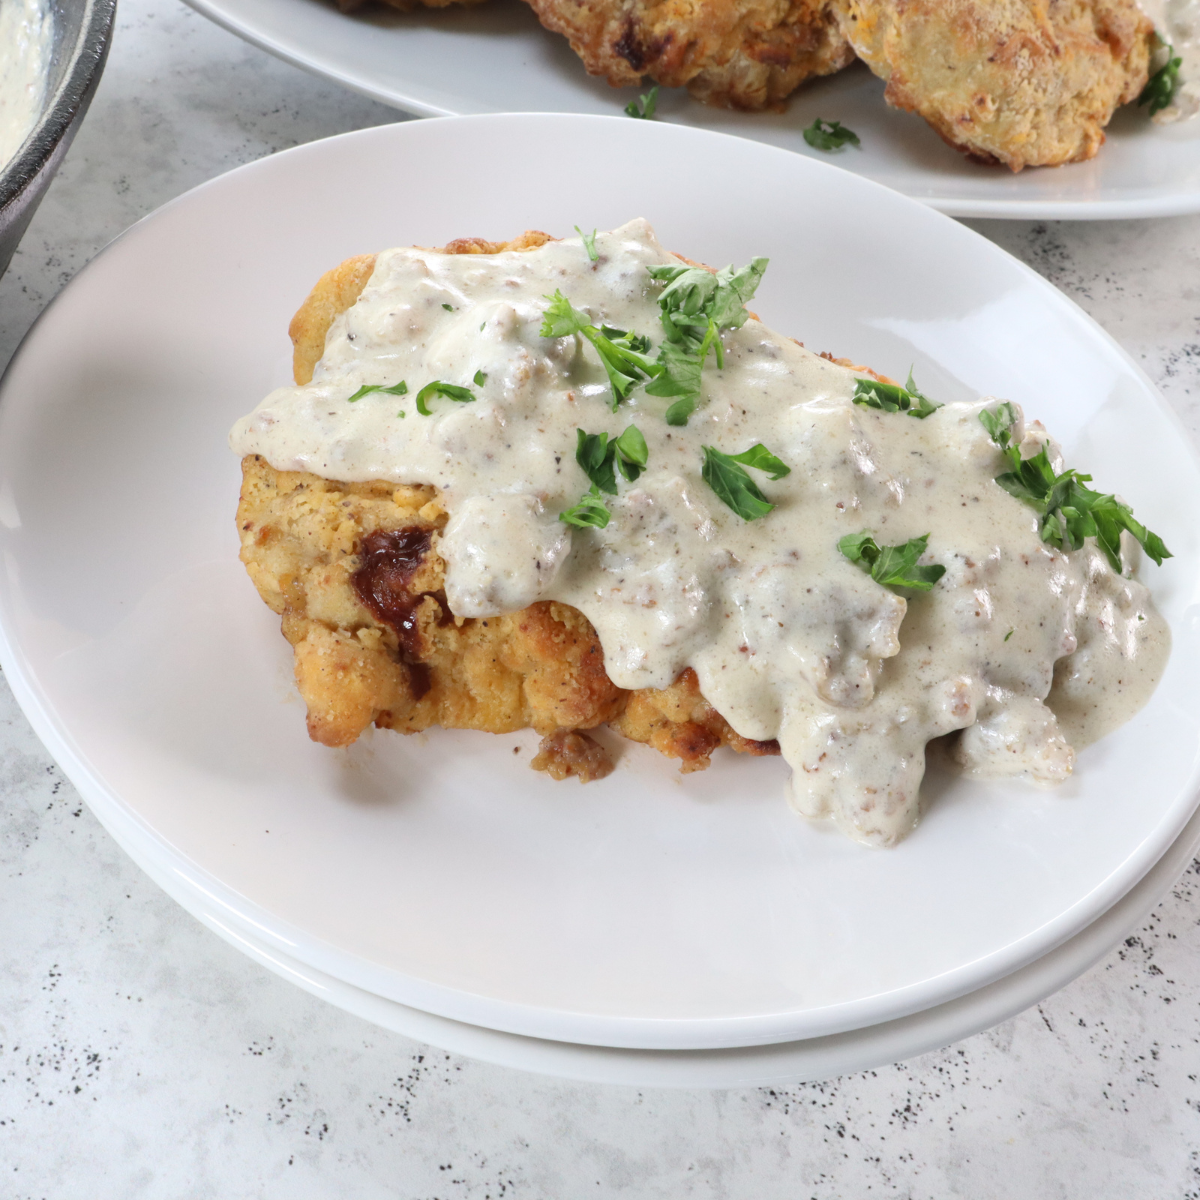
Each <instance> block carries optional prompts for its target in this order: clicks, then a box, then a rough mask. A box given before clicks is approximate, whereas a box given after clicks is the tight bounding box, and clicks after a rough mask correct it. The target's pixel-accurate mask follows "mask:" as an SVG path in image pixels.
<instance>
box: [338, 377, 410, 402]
mask: <svg viewBox="0 0 1200 1200" xmlns="http://www.w3.org/2000/svg"><path fill="white" fill-rule="evenodd" d="M372 392H383V393H384V395H386V396H407V395H408V384H407V383H405V382H404V380H403V379H402V380H400V382H399V383H393V384H392V385H391V387H384V386H383V384H382V383H367V384H364V385H363V386H362V387H360V388H359V389H358V391H357V392H355V393H354V395H353V396H351V397H350V400H349V403H351V404H353V403H354V402H355V400H361V399H362V398H363V397H364V396H369V395H370V394H371V393H372Z"/></svg>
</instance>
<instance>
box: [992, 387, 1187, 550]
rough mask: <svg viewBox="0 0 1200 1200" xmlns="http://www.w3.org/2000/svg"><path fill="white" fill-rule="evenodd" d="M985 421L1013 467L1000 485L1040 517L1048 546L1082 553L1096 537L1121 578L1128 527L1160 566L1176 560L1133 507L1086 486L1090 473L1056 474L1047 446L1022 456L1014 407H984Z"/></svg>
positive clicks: (1003, 475)
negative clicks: (1137, 517)
mask: <svg viewBox="0 0 1200 1200" xmlns="http://www.w3.org/2000/svg"><path fill="white" fill-rule="evenodd" d="M979 420H980V421H981V422H982V423H983V427H984V428H985V429H986V430H987V432H988V437H990V438H991V439H992V442H993V443H994V444H995V445H996V446H997V447H999V449H1000V452H1001V454H1003V455H1004V457H1005V459H1006V460H1007V462H1008V465H1009V466H1010V467H1011V468H1012V469H1011V470H1009V471H1005V472H1004V473H1003V474H1002V475H997V476H996V482H997V483H998V484H999V485H1000V486H1001V487H1002V488H1003V489H1004V490H1005V491H1006V492H1008V494H1009V495H1010V496H1015V497H1016V498H1017V499H1018V500H1023V501H1024V502H1025V503H1026V504H1028V505H1029V507H1030V508H1032V509H1033V510H1034V511H1035V512H1036V513H1037V514H1038V515H1039V517H1040V520H1039V521H1038V533H1039V534H1040V535H1041V538H1042V541H1043V542H1046V543H1047V544H1048V545H1051V546H1055V547H1057V548H1058V549H1060V550H1078V549H1079V548H1080V547H1081V546H1082V545H1083V540H1084V538H1089V537H1094V538H1095V539H1096V544H1097V545H1098V546H1099V547H1100V549H1101V550H1103V551H1104V556H1105V558H1107V559H1108V563H1109V566H1111V567H1112V569H1113V570H1114V571H1116V572H1117V573H1118V574H1120V573H1122V572H1123V571H1124V564H1123V562H1122V559H1121V530H1123V529H1127V530H1128V531H1129V532H1130V533H1131V534H1133V536H1134V537H1135V538H1136V539H1137V541H1138V542H1139V543H1141V546H1142V549H1143V550H1145V551H1146V553H1147V554H1148V555H1149V556H1150V557H1151V558H1152V559H1154V561H1155V562H1156V563H1157V564H1158V565H1159V566H1162V561H1163V559H1164V558H1173V557H1174V555H1172V553H1171V552H1170V550H1168V549H1167V548H1166V546H1165V545H1164V544H1163V540H1162V538H1160V537H1159V536H1158V534H1156V533H1151V532H1150V530H1148V529H1147V528H1146V527H1145V525H1142V524H1141V523H1140V522H1138V521H1136V520H1134V516H1133V509H1131V508H1130V507H1129V505H1128V504H1122V503H1121V502H1120V501H1119V500H1118V499H1117V498H1116V497H1115V496H1113V495H1109V494H1106V493H1103V492H1094V491H1092V489H1091V488H1089V487H1085V486H1084V484H1087V483H1091V482H1092V477H1091V476H1090V475H1081V474H1080V473H1079V472H1078V471H1074V470H1068V471H1063V472H1062V474H1056V473H1055V470H1054V468H1053V467H1052V466H1051V465H1050V456H1049V454H1048V453H1047V451H1046V446H1045V445H1043V446H1042V447H1041V449H1040V450H1038V452H1037V453H1036V454H1035V455H1033V456H1032V457H1031V458H1022V457H1021V449H1020V447H1019V446H1018V445H1017V444H1016V443H1015V442H1014V440H1013V426H1014V425H1015V424H1016V420H1017V414H1016V411H1015V410H1014V409H1013V406H1012V405H1011V404H1009V403H1007V402H1005V403H1003V404H1000V405H997V407H996V408H995V409H984V410H983V411H982V412H980V414H979Z"/></svg>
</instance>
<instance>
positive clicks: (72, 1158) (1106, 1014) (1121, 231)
mask: <svg viewBox="0 0 1200 1200" xmlns="http://www.w3.org/2000/svg"><path fill="white" fill-rule="evenodd" d="M395 119H396V114H395V113H394V112H392V111H391V110H390V109H387V108H383V107H381V106H379V105H376V104H373V103H371V102H369V101H366V100H363V99H360V98H359V97H357V96H354V95H352V94H351V93H349V92H346V91H343V90H341V89H339V88H337V87H335V86H334V85H332V84H328V83H325V82H322V81H319V80H316V79H313V78H310V77H309V76H308V75H305V74H303V73H302V72H300V71H298V70H295V69H294V68H292V67H289V66H286V65H284V64H283V63H280V62H277V61H275V60H274V59H272V58H269V57H267V56H266V55H264V54H262V53H260V52H259V51H257V50H254V49H252V48H251V47H249V46H247V45H245V44H243V43H242V42H240V41H238V40H237V39H236V38H234V37H232V36H231V35H230V34H227V33H225V32H224V31H222V30H220V29H218V28H216V27H215V26H213V25H211V24H209V23H208V22H206V21H205V20H204V19H203V18H201V17H199V16H197V15H195V14H194V13H193V12H191V11H190V10H187V9H185V8H183V7H181V6H180V5H179V4H178V3H176V2H175V0H121V9H120V12H119V15H118V28H117V34H116V40H115V42H114V46H113V51H112V57H111V59H110V60H109V65H108V69H107V72H106V74H105V76H104V80H103V82H102V84H101V87H100V90H99V93H98V95H97V97H96V101H95V103H94V105H93V107H92V111H91V114H90V116H89V118H88V121H87V123H86V124H85V126H84V128H83V130H82V132H81V133H80V135H79V138H78V140H77V141H76V143H75V145H74V147H73V148H72V150H71V152H70V153H69V155H68V156H67V159H66V162H65V164H64V166H63V168H62V171H61V173H60V175H59V177H58V178H57V179H56V181H55V182H54V184H53V186H52V187H51V189H50V192H49V195H48V197H47V199H46V201H45V203H44V204H43V206H42V209H41V211H40V212H39V213H38V215H37V217H36V218H35V220H34V223H33V225H32V227H31V228H30V230H29V233H28V235H27V237H26V238H25V241H24V244H23V246H22V248H21V249H20V250H19V251H18V254H17V256H16V258H15V260H14V261H13V264H12V268H11V270H10V272H9V274H8V275H7V276H6V277H5V278H4V279H3V281H0V364H3V363H5V362H7V360H8V358H9V356H10V355H11V353H12V351H13V350H14V349H15V348H16V345H17V343H18V342H19V340H20V338H21V337H22V335H23V334H24V333H25V331H26V329H27V328H28V327H29V325H30V323H31V322H32V321H33V320H34V318H35V317H36V316H37V314H38V313H39V312H40V311H41V309H42V308H43V307H44V306H45V304H46V303H47V302H48V301H49V300H50V299H51V298H52V297H53V296H54V294H55V293H56V292H57V291H58V290H59V289H60V288H61V287H62V286H63V284H65V283H66V282H67V281H68V280H69V279H70V278H71V277H72V275H74V274H75V272H76V271H77V270H78V269H79V268H80V267H82V266H83V265H84V264H85V263H86V262H87V261H88V259H89V258H90V257H91V256H92V255H93V254H94V253H95V252H96V251H97V250H98V249H99V248H100V247H101V246H102V245H103V244H104V243H105V242H107V241H108V240H109V239H110V238H111V237H113V236H114V235H115V234H117V233H119V232H120V231H121V230H122V229H124V228H125V227H126V226H127V225H129V224H131V223H132V222H133V221H135V220H137V219H138V218H139V217H141V216H143V215H144V214H146V213H147V212H149V211H150V210H151V209H153V208H155V207H157V206H158V205H160V204H162V203H163V202H164V201H166V200H169V199H171V198H172V197H173V196H176V195H178V194H179V193H181V192H183V191H185V190H187V189H188V188H190V187H192V186H194V185H195V184H198V183H200V182H202V181H203V180H205V179H208V178H210V177H212V176H214V175H217V174H219V173H221V172H222V171H225V170H228V169H229V168H231V167H234V166H237V165H239V164H241V163H245V162H248V161H250V160H251V159H255V158H258V157H261V156H262V155H265V154H270V153H271V152H273V151H275V150H280V149H283V148H285V147H288V146H294V145H296V144H298V143H301V142H307V141H311V140H313V139H315V138H319V137H324V136H327V135H329V134H334V133H340V132H342V131H344V130H349V129H357V128H361V127H363V126H367V125H373V124H380V123H383V122H386V121H392V120H395ZM973 224H974V225H975V227H976V228H977V229H979V230H980V231H981V232H983V233H984V234H986V235H987V236H988V237H990V238H992V239H994V240H995V241H996V242H998V243H999V244H1000V245H1002V246H1004V247H1005V248H1006V249H1008V250H1010V251H1011V252H1012V253H1014V254H1016V255H1017V256H1018V257H1020V258H1022V259H1023V260H1024V261H1025V262H1027V263H1029V264H1030V265H1031V266H1033V267H1034V268H1035V269H1036V270H1038V271H1039V272H1041V273H1042V274H1043V275H1045V276H1046V277H1047V278H1048V279H1050V280H1051V281H1052V282H1053V283H1055V284H1057V285H1058V286H1059V287H1060V288H1062V289H1063V290H1064V291H1066V292H1067V293H1068V294H1069V295H1071V296H1072V297H1074V298H1075V299H1076V300H1077V301H1079V303H1081V304H1082V305H1083V307H1084V308H1086V309H1087V310H1088V311H1089V312H1090V313H1091V314H1092V315H1093V316H1094V317H1096V319H1097V320H1099V321H1100V323H1101V324H1102V325H1104V326H1105V328H1107V329H1108V330H1109V331H1110V332H1111V333H1112V334H1113V335H1114V336H1115V337H1116V338H1117V339H1118V340H1119V341H1120V342H1121V343H1122V344H1123V345H1124V346H1125V347H1126V348H1128V349H1129V350H1130V351H1131V353H1132V354H1133V355H1134V357H1135V358H1137V359H1138V360H1139V361H1140V362H1141V363H1142V364H1143V366H1144V367H1145V369H1146V371H1147V372H1148V373H1149V374H1150V376H1151V378H1152V379H1154V380H1155V382H1156V383H1157V384H1158V385H1159V386H1160V387H1161V388H1162V389H1163V391H1164V392H1165V393H1166V395H1167V396H1168V398H1169V399H1170V401H1171V402H1172V404H1173V405H1174V406H1175V408H1176V410H1177V411H1178V412H1179V413H1180V414H1181V415H1182V417H1183V419H1184V421H1185V423H1186V424H1187V427H1188V429H1189V430H1190V431H1191V432H1192V434H1193V436H1197V435H1200V218H1195V217H1193V218H1179V219H1169V220H1161V221H1127V222H1113V223H1096V224H1086V223H1071V224H1065V223H1064V224H1046V223H1039V224H1031V223H1028V222H1012V223H1006V222H973ZM0 791H2V801H0V1200H41V1198H47V1200H49V1198H53V1200H62V1198H74V1197H86V1198H87V1200H101V1198H109V1197H112V1198H119V1200H131V1198H133V1197H154V1198H159V1197H162V1198H168V1197H170V1198H176V1197H187V1198H189V1200H190V1198H192V1197H220V1198H221V1200H227V1198H228V1200H233V1198H239V1200H240V1198H241V1197H259V1196H263V1197H272V1198H275V1197H314V1198H316V1197H335V1196H336V1197H338V1198H339V1200H351V1198H355V1200H357V1198H358V1197H398V1198H401V1200H433V1198H434V1197H437V1198H440V1200H458V1198H462V1200H499V1198H500V1197H506V1198H512V1200H526V1198H529V1200H543V1198H545V1200H575V1198H577V1197H580V1196H609V1195H619V1196H625V1197H630V1198H631V1200H632V1198H636V1197H663V1198H667V1197H670V1198H672V1200H674V1198H681V1197H697V1198H705V1200H707V1198H710V1197H711V1198H713V1200H716V1198H718V1197H747V1198H753V1200H775V1198H778V1200H808V1198H809V1197H815V1198H818V1200H833V1198H835V1197H837V1198H841V1197H844V1198H848V1200H861V1198H863V1197H868V1196H870V1197H875V1196H880V1197H904V1198H906V1200H942V1198H944V1197H948V1196H961V1197H969V1198H970V1200H990V1198H992V1197H1005V1198H1008V1197H1011V1198H1013V1200H1017V1198H1020V1200H1034V1198H1037V1200H1044V1198H1045V1200H1049V1198H1059V1197H1062V1198H1072V1200H1073V1198H1076V1197H1080V1198H1083V1197H1086V1198H1087V1200H1093V1198H1095V1200H1099V1198H1108V1197H1120V1198H1122V1200H1125V1198H1132V1197H1139V1198H1145V1200H1158V1198H1160V1197H1161V1198H1171V1200H1200V863H1194V864H1193V865H1192V868H1191V870H1190V871H1189V872H1188V874H1187V875H1186V876H1185V877H1184V879H1183V880H1181V881H1180V883H1179V884H1178V885H1177V886H1176V888H1175V889H1174V891H1173V892H1172V894H1171V895H1170V897H1169V898H1168V899H1167V900H1166V901H1165V902H1164V903H1163V904H1162V906H1161V907H1160V908H1159V909H1158V910H1157V911H1156V912H1155V913H1154V914H1153V916H1152V917H1151V919H1150V920H1149V921H1148V922H1147V924H1146V926H1145V928H1143V929H1142V930H1141V931H1139V932H1138V933H1137V934H1136V935H1135V936H1133V937H1130V938H1129V939H1128V940H1127V941H1126V942H1125V944H1124V945H1122V946H1121V947H1120V948H1119V949H1117V950H1116V951H1114V952H1113V953H1112V954H1111V955H1110V956H1109V957H1108V958H1107V959H1106V960H1105V961H1104V962H1102V963H1101V964H1099V965H1098V966H1096V967H1095V968H1094V969H1093V970H1091V971H1090V972H1088V974H1087V975H1085V976H1084V977H1083V978H1082V979H1079V980H1078V981H1076V982H1075V983H1074V984H1072V985H1071V986H1070V987H1068V988H1066V989H1064V990H1063V991H1062V992H1060V993H1059V994H1058V995H1056V996H1054V997H1052V998H1051V999H1050V1000H1048V1001H1046V1002H1045V1003H1043V1004H1041V1005H1039V1006H1038V1007H1037V1008H1036V1009H1033V1010H1031V1011H1029V1012H1026V1013H1024V1014H1023V1015H1022V1016H1020V1017H1018V1018H1016V1019H1015V1020H1012V1021H1009V1022H1007V1023H1005V1024H1004V1025H1001V1026H999V1027H998V1028H996V1029H993V1030H991V1031H990V1032H988V1033H984V1034H980V1035H979V1036H978V1037H974V1038H971V1039H969V1040H968V1041H965V1042H962V1043H960V1044H959V1045H956V1046H953V1047H950V1048H949V1049H946V1050H944V1051H941V1052H939V1053H936V1054H927V1055H925V1056H923V1057H921V1058H918V1059H914V1060H912V1061H911V1062H906V1063H901V1064H898V1065H896V1066H891V1067H887V1068H884V1069H881V1070H878V1071H869V1072H866V1073H865V1074H861V1075H854V1076H849V1077H846V1078H842V1079H835V1080H830V1081H828V1082H825V1083H819V1084H806V1085H803V1086H799V1087H794V1088H790V1089H787V1090H782V1091H781V1090H757V1091H741V1092H700V1091H696V1092H674V1091H634V1090H632V1089H623V1088H615V1087H597V1086H588V1085H580V1084H565V1083H561V1082H555V1081H551V1080H545V1079H541V1078H538V1077H536V1076H532V1075H525V1074H522V1073H520V1072H516V1071H510V1070H505V1069H502V1068H498V1067H491V1066H485V1065H481V1064H479V1063H476V1062H472V1061H470V1060H468V1059H462V1058H458V1057H455V1056H452V1055H447V1054H445V1053H443V1052H441V1051H437V1050H430V1049H429V1048H427V1047H424V1046H420V1045H417V1044H415V1043H412V1042H409V1041H406V1040H404V1039H403V1038H401V1037H398V1036H395V1035H392V1034H388V1033H384V1032H382V1031H381V1030H378V1029H376V1028H374V1027H373V1026H370V1025H367V1024H365V1023H364V1022H362V1021H360V1020H358V1019H356V1018H354V1017H350V1016H347V1015H346V1014H344V1013H342V1012H340V1011H339V1010H337V1009H334V1008H331V1007H329V1006H327V1005H325V1004H323V1003H322V1002H321V1001H319V1000H315V999H313V998H311V997H310V996H308V995H306V994H304V993H302V992H300V991H299V990H297V989H296V988H294V987H292V986H291V985H290V984H288V983H285V982H284V981H282V980H281V979H278V978H276V977H275V976H273V975H271V974H268V973H267V972H266V971H264V970H263V969H261V968H260V967H258V966H256V965H254V964H253V963H251V962H250V961H249V960H247V959H245V958H242V957H241V956H240V955H239V954H238V953H236V952H235V951H234V950H232V949H230V948H229V947H228V946H227V945H225V944H224V943H223V942H221V941H219V940H218V939H217V938H216V937H215V936H214V935H213V934H211V933H209V932H207V931H206V930H205V929H204V928H202V927H201V926H200V925H199V924H198V923H197V922H195V921H194V920H193V919H192V918H191V917H189V916H188V915H187V914H186V913H184V912H183V911H182V910H181V909H180V908H178V907H177V906H176V905H175V904H174V902H173V901H171V900H169V899H168V898H167V897H166V896H165V895H163V893H161V892H160V891H159V890H158V889H157V887H155V886H154V884H152V883H151V882H150V881H149V880H148V879H146V878H145V877H144V876H143V875H142V874H141V873H140V871H138V869H137V868H136V867H134V866H133V864H132V863H131V862H130V861H129V860H128V859H126V858H125V856H124V854H123V853H122V852H121V851H120V850H118V849H117V848H116V846H115V845H114V844H113V843H112V842H111V841H110V840H109V838H108V836H107V834H105V833H104V831H103V830H102V829H101V828H100V827H99V825H98V824H97V823H96V822H95V820H93V819H92V817H91V815H90V813H89V812H88V811H87V809H86V808H84V807H83V805H82V802H81V801H80V800H79V798H78V796H77V795H76V794H75V792H74V790H73V789H72V787H71V785H70V784H69V783H67V782H66V781H65V779H63V778H62V776H61V774H60V773H59V771H58V768H57V767H56V766H55V765H54V763H53V761H52V760H51V758H50V757H49V755H48V754H47V753H46V752H45V751H44V750H43V749H42V747H41V745H40V743H39V742H38V741H37V739H36V738H35V737H34V735H33V734H32V732H31V731H30V729H29V727H28V725H27V724H26V722H25V720H24V718H23V717H22V715H21V713H20V711H19V710H18V709H17V707H16V705H15V704H14V703H13V701H12V699H11V697H10V696H9V694H8V691H7V689H6V688H3V686H2V685H0Z"/></svg>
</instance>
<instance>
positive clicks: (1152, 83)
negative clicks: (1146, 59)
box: [1137, 46, 1183, 116]
mask: <svg viewBox="0 0 1200 1200" xmlns="http://www.w3.org/2000/svg"><path fill="white" fill-rule="evenodd" d="M1182 65H1183V59H1182V58H1180V57H1178V55H1176V53H1175V47H1174V46H1168V47H1167V61H1166V62H1165V63H1163V65H1162V66H1161V67H1159V69H1158V70H1157V71H1155V72H1154V74H1153V75H1151V76H1150V79H1149V80H1148V81H1147V83H1146V86H1145V87H1144V88H1142V93H1141V95H1140V96H1138V98H1137V102H1138V104H1148V105H1150V115H1151V116H1154V114H1155V113H1156V112H1161V111H1162V110H1163V109H1164V108H1166V107H1167V105H1169V104H1170V103H1171V97H1172V96H1174V95H1175V89H1176V88H1177V87H1178V86H1179V68H1180V67H1181V66H1182Z"/></svg>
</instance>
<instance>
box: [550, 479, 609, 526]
mask: <svg viewBox="0 0 1200 1200" xmlns="http://www.w3.org/2000/svg"><path fill="white" fill-rule="evenodd" d="M558 519H559V520H560V521H564V522H566V524H568V525H577V526H578V527H579V528H580V529H583V528H585V527H586V526H589V525H590V526H591V527H592V528H593V529H603V528H604V527H605V526H606V525H607V524H608V523H609V521H610V520H611V519H612V513H610V512H609V511H608V509H607V508H605V507H604V501H603V500H601V499H600V489H599V488H598V487H597V486H596V485H595V484H594V483H593V484H592V486H591V488H590V489H589V490H588V491H586V492H584V493H583V496H582V497H581V498H580V501H579V503H578V504H576V505H575V506H574V507H572V508H568V509H567V510H566V511H565V512H560V513H559V514H558Z"/></svg>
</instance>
